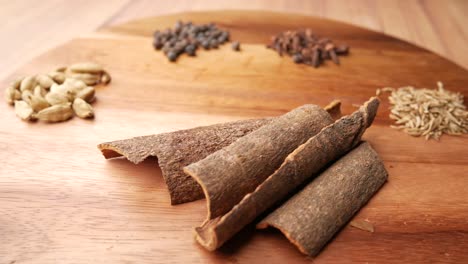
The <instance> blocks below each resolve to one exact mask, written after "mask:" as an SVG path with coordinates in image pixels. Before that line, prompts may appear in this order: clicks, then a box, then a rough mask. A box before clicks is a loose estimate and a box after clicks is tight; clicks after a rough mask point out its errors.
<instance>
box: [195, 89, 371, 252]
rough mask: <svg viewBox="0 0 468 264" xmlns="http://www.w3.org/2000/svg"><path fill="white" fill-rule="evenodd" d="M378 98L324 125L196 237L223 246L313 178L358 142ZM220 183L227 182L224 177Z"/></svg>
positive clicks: (212, 245) (209, 244) (210, 245)
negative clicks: (252, 189)
mask: <svg viewBox="0 0 468 264" xmlns="http://www.w3.org/2000/svg"><path fill="white" fill-rule="evenodd" d="M378 106H379V101H378V99H377V98H372V99H371V100H369V101H368V102H366V104H364V106H362V107H361V108H360V109H359V110H358V111H356V112H355V113H353V114H351V115H349V116H346V117H342V118H341V119H339V120H337V121H336V122H335V123H333V124H331V125H329V126H327V127H325V128H323V129H322V130H321V131H320V132H319V133H318V134H317V135H315V136H313V137H311V138H310V139H308V140H307V142H306V143H304V144H302V145H301V146H299V147H297V148H296V149H295V150H294V151H293V152H291V154H289V155H288V156H287V157H286V158H285V159H284V161H283V163H282V164H281V166H280V167H279V168H278V169H276V171H275V172H274V173H273V174H271V175H270V176H268V178H267V179H266V180H265V181H263V182H262V183H261V184H260V185H258V186H257V187H256V189H255V190H254V191H253V192H251V193H249V194H247V195H245V196H244V197H243V199H242V200H241V201H240V202H239V203H238V204H237V205H236V206H234V207H233V208H232V209H231V210H230V211H229V212H228V213H226V214H224V215H223V216H220V217H217V218H215V219H212V220H209V221H206V222H205V223H203V225H202V226H200V227H198V228H196V232H197V237H196V239H197V241H198V242H200V244H202V245H203V246H204V247H206V248H207V249H209V250H214V249H216V248H218V247H220V246H221V245H222V244H223V243H224V242H226V241H227V240H228V239H230V238H231V237H232V236H233V235H235V234H236V233H237V232H238V231H240V230H241V229H242V228H243V227H244V226H246V225H247V224H249V223H250V222H252V221H253V220H254V219H255V218H256V217H257V216H259V215H260V214H262V213H263V212H265V211H266V210H267V209H269V208H270V207H271V206H273V205H274V204H275V203H277V202H278V201H280V200H282V199H284V197H285V196H287V195H288V194H289V193H290V192H291V191H293V190H294V189H296V188H297V187H298V186H299V185H300V184H301V183H303V182H304V181H306V180H308V179H311V178H313V177H314V176H315V175H316V173H318V172H319V170H321V169H322V168H323V167H324V166H326V165H327V164H329V163H330V162H332V161H334V160H336V159H338V158H339V157H340V156H342V155H343V154H345V153H346V152H348V151H349V150H350V149H352V148H353V147H354V146H356V145H357V144H358V143H359V141H360V139H361V136H362V134H363V133H364V131H365V130H366V128H367V127H369V126H370V124H371V123H372V121H373V119H374V117H375V114H376V113H377V108H378ZM220 183H221V185H226V184H227V183H226V182H223V181H221V182H220Z"/></svg>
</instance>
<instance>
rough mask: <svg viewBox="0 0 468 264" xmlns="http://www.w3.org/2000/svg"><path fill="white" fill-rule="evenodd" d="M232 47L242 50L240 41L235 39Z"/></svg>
mask: <svg viewBox="0 0 468 264" xmlns="http://www.w3.org/2000/svg"><path fill="white" fill-rule="evenodd" d="M231 47H232V49H233V50H235V51H239V50H240V43H239V41H234V42H233V43H232V45H231Z"/></svg>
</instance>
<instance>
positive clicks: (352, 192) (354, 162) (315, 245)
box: [257, 142, 388, 256]
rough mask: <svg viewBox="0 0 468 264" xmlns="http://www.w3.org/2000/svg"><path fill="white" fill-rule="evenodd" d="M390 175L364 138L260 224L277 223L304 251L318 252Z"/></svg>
mask: <svg viewBox="0 0 468 264" xmlns="http://www.w3.org/2000/svg"><path fill="white" fill-rule="evenodd" d="M387 177H388V174H387V171H386V170H385V167H384V165H383V163H382V161H381V160H380V159H379V157H378V155H377V153H376V152H375V151H374V150H373V149H372V147H371V146H370V145H369V144H368V143H366V142H364V143H362V144H360V145H359V146H358V147H356V148H355V149H354V150H352V151H351V152H350V153H348V154H347V155H345V156H344V157H342V158H341V159H339V160H338V161H337V162H335V163H334V164H332V165H331V166H330V167H329V168H328V169H327V170H325V171H324V172H323V173H322V174H321V175H320V176H319V177H317V178H316V179H315V180H313V181H312V182H311V183H309V184H308V185H307V186H306V187H305V188H304V189H302V190H301V191H299V192H298V193H297V194H295V195H294V196H293V197H292V198H290V199H289V200H288V201H286V202H285V203H284V204H283V205H281V206H280V207H279V208H278V209H276V210H275V211H273V212H272V213H271V214H269V215H268V216H267V217H266V218H265V219H263V220H262V221H261V222H260V223H259V224H258V225H257V228H260V229H262V228H266V227H268V226H272V227H275V228H277V229H279V230H280V231H281V232H282V233H283V234H284V235H285V236H286V237H287V238H288V239H289V241H290V242H291V243H293V244H294V245H296V246H297V247H298V248H299V250H300V251H301V252H302V253H304V254H307V255H311V256H315V255H317V254H318V253H319V252H320V250H321V249H322V248H323V247H324V246H325V245H326V243H327V242H328V241H329V240H330V239H331V238H332V237H333V236H334V235H335V233H336V232H338V231H339V230H340V229H341V227H343V226H344V225H345V224H346V223H347V222H348V221H349V219H350V218H351V217H352V216H353V215H354V214H355V213H356V212H357V211H358V210H359V209H360V208H361V207H362V206H364V205H365V204H366V203H367V201H368V200H369V199H370V198H371V197H372V196H373V195H374V194H375V193H376V192H377V191H378V190H379V189H380V187H381V186H382V185H383V184H384V183H385V181H386V180H387Z"/></svg>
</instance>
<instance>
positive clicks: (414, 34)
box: [0, 0, 468, 80]
mask: <svg viewBox="0 0 468 264" xmlns="http://www.w3.org/2000/svg"><path fill="white" fill-rule="evenodd" d="M0 6H1V8H0V36H1V38H2V41H1V42H0V58H2V59H1V61H0V80H1V79H3V78H5V77H6V76H8V75H9V74H10V73H12V72H13V71H14V70H15V69H17V68H18V67H19V66H21V65H23V64H24V63H26V62H28V61H29V60H31V59H32V58H33V57H35V56H37V55H39V54H41V53H43V52H45V51H46V50H48V49H50V48H52V47H54V46H56V45H58V44H60V43H64V42H65V41H67V40H69V39H71V38H73V37H76V36H79V35H83V34H86V33H90V32H92V31H94V30H95V29H96V28H99V27H102V26H104V27H105V26H109V25H115V24H118V23H122V22H124V21H128V20H132V19H135V18H138V17H142V16H154V15H161V14H167V13H175V12H181V11H189V10H220V9H248V10H272V11H278V12H294V13H301V14H307V15H312V16H317V17H323V18H329V19H334V20H338V21H342V22H347V23H351V24H355V25H359V26H362V27H364V28H369V29H372V30H376V31H379V32H384V33H386V34H389V35H391V36H396V37H399V38H401V39H404V40H407V41H410V42H412V43H416V44H418V45H420V46H422V47H425V48H428V49H430V50H432V51H434V52H436V53H438V54H441V55H443V56H444V57H446V58H449V59H450V60H452V61H454V62H456V63H458V64H459V65H462V66H463V67H465V68H468V45H467V44H468V27H466V25H467V24H468V16H467V15H466V14H467V13H468V1H465V0H447V1H445V0H444V1H442V0H421V1H407V0H395V1H390V0H375V1H369V0H353V1H345V0H287V1H286V0H240V1H216V0H178V1H153V0H106V1H92V0H84V1H61V0H44V1H29V0H16V1H7V0H0Z"/></svg>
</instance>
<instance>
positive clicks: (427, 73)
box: [0, 11, 468, 263]
mask: <svg viewBox="0 0 468 264" xmlns="http://www.w3.org/2000/svg"><path fill="white" fill-rule="evenodd" d="M179 19H181V20H184V21H187V20H192V21H193V22H195V23H205V22H211V21H213V22H216V23H217V24H218V25H219V26H220V27H223V28H227V29H229V30H230V31H231V35H232V39H234V40H239V41H241V42H242V52H239V53H237V52H233V51H232V50H231V48H230V45H229V44H227V45H224V46H222V47H221V48H220V49H219V50H214V51H209V52H207V51H199V52H198V55H197V57H195V58H192V57H186V56H183V57H181V58H180V59H179V60H178V61H177V63H169V62H168V61H167V59H166V58H165V57H164V56H163V54H162V53H161V52H155V51H154V50H153V48H152V45H151V42H152V33H153V31H154V30H155V29H164V28H166V27H168V26H172V25H173V24H174V23H175V21H177V20H179ZM306 27H309V28H312V29H313V30H314V31H315V32H316V33H317V34H319V35H323V36H328V37H330V38H331V39H333V40H334V41H335V42H336V43H347V44H349V45H350V46H351V54H350V55H349V56H347V57H342V60H341V61H342V65H341V66H336V65H334V64H332V63H330V62H328V63H326V65H324V66H322V67H320V68H318V69H314V68H312V67H308V66H304V65H296V64H294V63H293V62H292V61H291V59H290V58H286V57H279V56H278V55H277V54H276V53H275V52H273V51H272V50H268V49H266V48H265V44H266V43H267V42H268V41H269V38H270V36H271V35H273V34H276V33H278V32H280V31H283V30H288V29H298V28H306ZM58 34H59V32H58ZM79 61H95V62H98V63H101V64H103V65H104V66H105V68H106V69H108V70H109V72H110V73H111V74H112V76H113V81H112V83H111V84H110V85H109V86H106V87H99V88H98V91H97V97H98V100H97V102H96V103H95V104H94V107H95V111H96V119H95V120H92V121H89V120H82V119H79V118H73V119H72V120H70V121H69V122H64V123H59V124H44V123H26V122H22V121H21V120H19V119H18V118H17V117H16V116H15V114H14V111H13V108H12V107H10V106H8V105H7V104H5V103H1V104H0V115H1V123H0V149H1V151H0V160H1V165H0V238H1V240H0V241H1V243H0V263H105V262H108V263H159V262H171V263H226V262H228V263H229V262H231V263H293V262H310V261H316V262H317V263H335V262H346V263H347V262H351V261H353V262H360V263H363V262H369V263H384V262H395V263H428V262H466V261H468V250H467V249H468V192H467V191H466V188H467V186H468V137H467V136H462V137H449V136H443V137H442V139H441V140H440V142H437V141H425V140H424V139H422V138H414V137H411V136H408V135H406V134H404V133H402V132H400V131H396V130H394V129H391V128H389V125H390V124H391V123H392V122H391V120H390V119H389V118H388V114H389V112H388V107H389V105H388V101H387V100H386V99H384V100H383V103H382V105H381V108H380V111H379V114H378V116H377V118H376V120H375V123H374V125H373V126H372V127H371V128H370V129H369V130H368V131H367V132H366V134H365V136H364V138H365V140H368V141H369V142H370V143H371V144H372V145H373V146H374V147H375V149H376V150H377V152H378V153H379V154H380V156H381V157H382V159H383V160H384V162H385V166H386V168H387V170H388V172H389V180H388V183H386V184H385V186H384V187H383V188H382V189H381V191H380V192H379V193H378V194H377V195H376V196H375V197H374V198H373V199H372V200H371V201H370V202H369V204H368V205H367V206H366V207H365V208H363V209H362V210H361V211H360V212H359V213H358V214H357V215H356V217H355V219H360V220H363V219H367V220H368V221H370V222H371V223H372V224H373V225H374V227H375V232H374V233H368V232H365V231H361V230H358V229H355V228H352V227H349V226H346V227H345V228H344V229H343V230H342V231H341V232H340V233H339V234H338V235H337V236H336V237H335V238H334V239H333V241H332V242H331V243H330V244H329V245H328V246H327V247H326V248H325V249H324V250H323V251H322V253H321V254H320V255H319V256H318V257H317V258H315V259H312V258H308V257H306V256H304V255H302V254H301V253H299V251H298V250H297V249H296V248H295V247H294V246H293V245H292V244H290V243H289V242H288V240H287V239H286V238H285V237H284V236H283V235H282V234H281V233H279V232H278V231H275V230H267V231H255V230H253V228H252V227H248V228H246V229H245V230H244V231H242V232H241V233H240V234H239V235H237V236H236V237H235V238H234V239H232V240H231V241H230V242H228V243H227V244H226V245H225V246H224V247H222V248H221V249H220V250H218V251H216V252H208V251H206V250H204V249H203V248H201V247H200V246H199V245H197V243H195V241H194V239H193V227H195V226H197V225H199V224H200V223H201V222H202V221H203V220H204V217H205V210H206V208H205V201H204V200H201V201H197V202H193V203H188V204H183V205H178V206H170V203H169V195H168V191H167V189H166V187H165V185H164V182H163V180H162V177H161V171H160V169H159V168H158V167H157V166H156V160H155V159H149V160H147V161H145V162H143V163H142V164H139V165H133V164H131V163H130V162H128V161H126V160H124V159H117V160H111V161H107V160H105V159H104V158H103V157H102V156H101V154H100V152H99V151H98V149H97V148H96V145H97V144H98V143H101V142H104V141H110V140H116V139H125V138H129V137H133V136H140V135H147V134H153V133H160V132H167V131H174V130H178V129H183V128H190V127H195V126H201V125H208V124H213V123H218V122H226V121H233V120H238V119H246V118H254V117H265V116H275V115H280V114H282V113H285V112H287V111H288V110H290V109H292V108H294V107H297V106H299V105H302V104H305V103H315V104H319V105H322V106H323V105H326V104H327V103H328V102H329V101H331V100H333V99H340V100H341V101H342V102H343V110H344V113H346V114H347V113H351V112H352V111H353V110H354V109H355V107H354V106H353V104H360V103H362V102H364V101H365V100H366V99H367V98H369V97H370V96H372V95H374V94H375V90H376V89H377V88H380V87H385V86H390V87H401V86H405V85H413V86H416V87H430V88H434V87H435V86H436V82H437V81H442V82H443V83H444V84H445V87H446V88H447V89H448V90H451V91H457V92H461V93H462V94H464V95H465V96H466V95H468V72H467V71H466V70H464V69H462V68H460V67H458V66H457V65H455V64H453V63H452V62H449V61H447V60H446V59H443V58H441V57H439V56H438V55H435V54H433V53H431V52H429V51H427V50H424V49H421V48H419V47H415V46H413V45H411V44H409V43H406V42H404V41H401V40H398V39H395V38H392V37H389V36H385V35H383V34H380V33H376V32H372V31H369V30H365V29H362V28H358V27H354V26H351V25H346V24H342V23H338V22H334V21H328V20H322V19H318V18H312V17H307V16H299V15H292V14H278V13H269V12H240V11H222V12H200V13H183V14H177V15H170V16H164V17H156V18H147V19H142V20H138V21H132V22H129V23H126V24H123V25H120V26H116V27H112V28H103V29H101V30H99V31H98V32H96V33H93V34H91V35H88V36H83V37H80V38H76V39H74V40H72V41H70V42H68V43H66V44H64V45H62V46H59V47H57V48H55V49H53V50H51V51H49V52H47V53H46V54H44V55H42V56H40V57H38V58H37V59H35V60H33V61H31V62H30V63H29V64H28V65H25V66H24V67H22V68H21V69H20V70H18V72H17V73H16V74H15V75H14V76H11V77H10V78H9V79H8V80H4V81H3V82H2V87H6V84H7V82H8V81H11V80H12V79H14V77H15V76H18V75H28V74H36V73H46V72H48V71H50V70H52V69H54V68H55V67H57V66H60V65H67V64H71V63H73V62H79Z"/></svg>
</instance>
